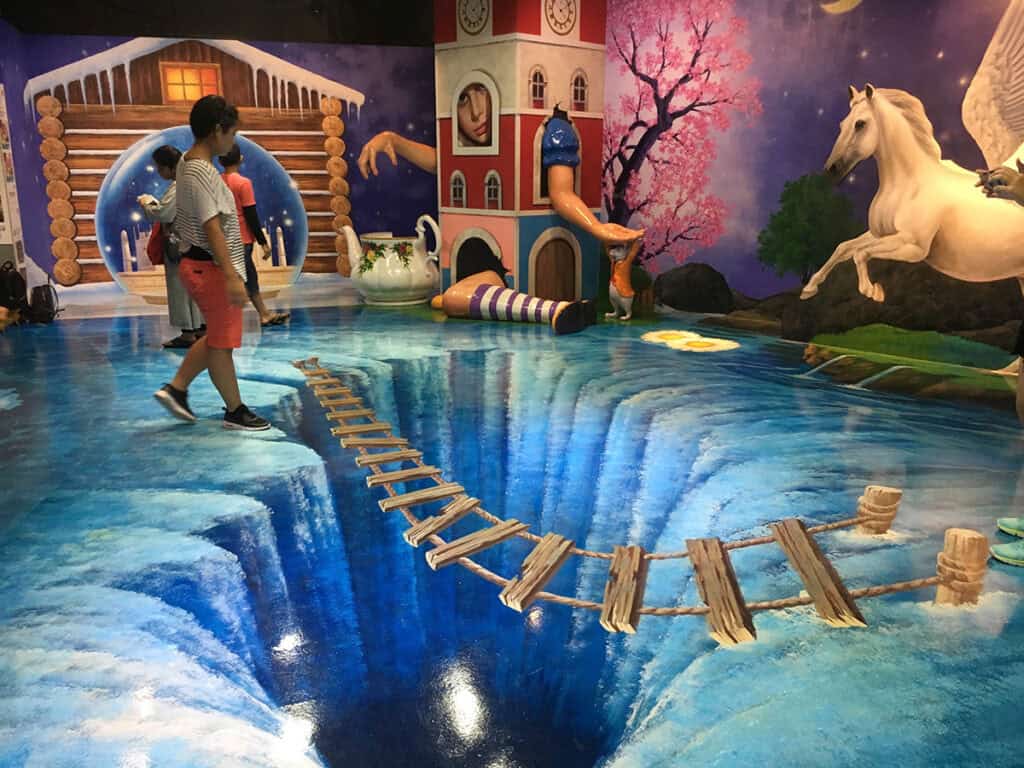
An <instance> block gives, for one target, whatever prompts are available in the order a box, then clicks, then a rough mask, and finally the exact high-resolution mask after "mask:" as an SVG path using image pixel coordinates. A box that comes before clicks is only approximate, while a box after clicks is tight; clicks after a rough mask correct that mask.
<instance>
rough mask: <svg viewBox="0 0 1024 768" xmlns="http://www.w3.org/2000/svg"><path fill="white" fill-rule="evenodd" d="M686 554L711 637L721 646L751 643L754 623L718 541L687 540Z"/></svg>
mask: <svg viewBox="0 0 1024 768" xmlns="http://www.w3.org/2000/svg"><path fill="white" fill-rule="evenodd" d="M686 550H687V552H688V553H689V555H690V562H691V563H692V564H693V571H694V574H695V576H696V577H697V589H698V590H699V591H700V597H701V600H703V601H704V604H705V605H707V606H708V608H710V609H711V610H710V611H708V613H707V614H706V615H705V618H706V619H707V622H708V628H709V630H710V634H711V637H713V638H714V639H715V640H717V641H718V642H719V643H720V644H721V645H738V644H739V643H743V642H746V641H748V640H755V639H756V638H757V632H756V631H755V629H754V619H753V617H752V616H751V615H750V611H749V609H748V608H747V603H746V601H745V600H744V599H743V593H742V592H740V585H739V582H737V581H736V572H735V571H733V568H732V563H731V562H730V561H729V554H728V553H727V552H726V551H725V547H724V546H723V545H722V542H721V540H719V539H687V540H686Z"/></svg>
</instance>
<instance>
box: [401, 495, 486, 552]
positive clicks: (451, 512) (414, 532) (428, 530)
mask: <svg viewBox="0 0 1024 768" xmlns="http://www.w3.org/2000/svg"><path fill="white" fill-rule="evenodd" d="M479 503H480V499H474V498H473V497H472V496H457V497H456V498H455V499H453V500H452V502H451V503H450V504H448V505H447V506H445V507H444V508H443V509H442V510H441V511H440V512H439V513H437V514H436V515H434V516H432V517H425V518H423V519H422V520H420V521H419V522H418V523H416V524H415V525H412V526H410V527H409V528H408V529H407V530H406V532H405V533H403V534H402V538H404V539H405V542H406V543H407V544H409V545H411V546H413V547H418V546H419V545H420V544H422V543H423V542H424V541H426V540H427V539H429V538H430V537H431V536H433V535H434V534H437V533H440V532H441V531H443V530H445V529H447V528H449V527H451V526H453V525H455V523H457V522H459V520H461V519H462V518H464V517H465V516H466V515H468V514H469V513H470V512H472V511H473V510H474V509H476V507H477V505H478V504H479Z"/></svg>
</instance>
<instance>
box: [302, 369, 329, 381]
mask: <svg viewBox="0 0 1024 768" xmlns="http://www.w3.org/2000/svg"><path fill="white" fill-rule="evenodd" d="M299 370H300V371H302V372H303V374H305V376H306V379H308V380H310V381H312V380H314V379H323V378H330V376H331V375H332V374H331V372H330V371H329V370H327V369H326V368H299Z"/></svg>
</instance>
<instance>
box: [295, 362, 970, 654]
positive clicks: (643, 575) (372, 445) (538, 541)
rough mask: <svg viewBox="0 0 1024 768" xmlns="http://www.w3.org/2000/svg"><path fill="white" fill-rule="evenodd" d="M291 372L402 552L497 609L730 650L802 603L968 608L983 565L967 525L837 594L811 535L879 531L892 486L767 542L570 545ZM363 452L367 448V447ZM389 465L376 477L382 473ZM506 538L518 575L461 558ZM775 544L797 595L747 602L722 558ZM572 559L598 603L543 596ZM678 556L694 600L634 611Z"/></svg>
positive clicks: (847, 610)
mask: <svg viewBox="0 0 1024 768" xmlns="http://www.w3.org/2000/svg"><path fill="white" fill-rule="evenodd" d="M293 365H294V366H295V367H296V368H297V369H298V370H299V371H301V372H302V374H303V375H304V376H305V377H306V385H307V386H308V387H310V388H311V389H312V390H313V394H314V395H315V396H316V397H317V399H318V400H319V401H320V404H321V405H322V406H323V407H324V408H325V409H326V411H327V413H326V417H327V420H328V421H329V422H332V423H336V424H337V426H334V427H332V429H331V434H332V435H334V436H335V437H338V438H340V441H341V447H342V448H345V449H352V450H354V451H355V452H356V453H357V454H358V455H357V456H356V460H355V461H356V465H357V466H358V467H361V468H363V469H366V470H368V472H369V475H368V476H367V478H366V484H367V486H368V487H370V488H383V489H384V490H385V491H386V493H387V496H386V497H385V498H383V499H381V500H380V501H379V502H378V505H379V507H380V509H381V511H383V512H392V511H396V512H399V513H400V514H402V515H403V516H404V517H405V519H406V520H407V521H408V523H409V528H408V529H406V531H405V533H404V534H403V538H404V539H405V541H406V542H407V543H408V544H409V545H410V546H413V547H419V546H420V545H421V544H424V543H428V542H429V543H430V544H432V545H433V548H432V549H430V550H428V551H427V553H426V560H427V564H428V565H429V566H430V567H431V568H432V569H434V570H437V569H438V568H443V567H445V566H448V565H452V564H458V565H460V566H462V567H463V568H465V569H467V570H468V571H470V572H471V573H473V574H475V575H477V576H479V577H480V578H482V579H484V580H485V581H488V582H490V583H491V584H494V585H496V586H498V587H500V588H501V593H500V594H499V599H500V600H501V602H502V604H504V605H505V606H507V607H509V608H511V609H513V610H515V611H520V612H522V611H524V610H526V609H527V608H528V607H529V606H530V605H531V604H532V603H534V602H536V601H538V600H539V601H545V602H550V603H555V604H558V605H567V606H570V607H572V608H581V609H585V610H591V611H598V612H599V613H600V622H601V626H602V627H604V628H605V629H606V630H607V631H608V632H628V633H635V632H636V631H637V625H638V623H639V621H640V617H641V616H704V618H705V620H706V622H707V624H708V631H709V633H710V634H711V637H713V638H714V639H715V640H716V641H718V642H719V643H720V644H721V645H735V644H738V643H742V642H747V641H751V640H754V639H756V637H757V633H756V630H755V627H754V622H753V618H752V614H753V613H755V612H757V611H769V610H781V609H785V608H794V607H797V606H803V605H813V606H814V607H815V609H816V610H817V612H818V615H819V616H820V617H821V618H822V619H824V620H825V621H826V622H827V623H828V624H829V625H830V626H833V627H865V626H867V622H866V621H865V619H864V617H863V615H862V614H861V613H860V610H859V609H858V607H857V603H856V600H857V599H860V598H868V597H877V596H879V595H888V594H892V593H895V592H905V591H909V590H916V589H922V588H925V587H932V586H937V587H938V590H937V593H936V602H937V603H940V604H949V605H966V604H972V603H976V602H977V600H978V596H979V595H980V593H981V590H982V583H983V580H984V574H985V569H986V564H987V561H988V541H987V540H986V538H985V536H984V535H982V534H980V533H978V532H976V531H971V530H966V529H961V528H951V529H948V530H947V531H946V536H945V547H944V549H943V551H942V552H940V553H939V555H938V559H937V560H938V562H937V568H936V575H934V576H927V577H924V578H920V579H914V580H912V581H902V582H897V583H895V584H885V585H882V586H877V587H866V588H863V589H854V590H848V589H847V588H846V586H845V585H844V584H843V582H842V579H841V578H840V577H839V574H838V573H837V572H836V570H835V568H834V567H833V565H832V563H831V562H830V561H829V560H828V558H827V557H826V556H825V555H824V553H823V552H822V551H821V548H820V547H819V546H818V544H817V542H816V541H815V540H814V538H813V537H814V536H815V535H816V534H819V533H825V532H827V531H834V530H839V529H842V528H851V527H857V529H858V531H860V532H861V533H865V534H869V535H879V534H883V533H885V532H887V531H888V530H889V527H890V526H891V524H892V521H893V519H894V518H895V517H896V512H897V510H898V508H899V503H900V500H901V498H902V492H901V491H899V490H898V489H895V488H885V487H881V486H869V487H868V488H867V489H866V490H865V492H864V495H863V496H862V497H861V498H860V500H859V504H858V508H857V515H856V516H855V517H852V518H849V519H846V520H839V521H837V522H834V523H829V524H826V525H817V526H813V527H807V526H806V525H805V524H804V523H803V522H802V521H801V520H798V519H796V518H788V519H786V520H782V521H780V522H777V523H772V524H771V525H770V526H769V528H770V529H771V532H772V533H771V535H770V536H761V537H758V538H751V539H744V540H742V541H732V542H723V541H721V540H720V539H717V538H702V539H688V540H687V542H686V549H685V550H683V551H679V552H662V553H658V552H647V551H645V550H644V548H643V547H640V546H637V545H626V546H616V547H615V548H614V549H613V551H612V552H597V551H593V550H588V549H581V548H579V547H577V546H576V545H575V542H573V541H571V540H569V539H567V538H565V537H563V536H560V535H559V534H557V533H548V534H546V535H544V536H539V535H537V534H534V533H531V532H530V531H529V530H528V528H529V526H528V525H527V524H526V523H522V522H520V521H518V520H513V519H508V520H505V519H502V518H499V517H497V516H496V515H492V514H490V513H489V512H487V510H485V509H484V508H483V507H482V506H480V505H481V501H480V499H477V498H474V497H472V496H470V495H469V494H467V493H466V491H465V489H464V488H463V487H462V486H461V485H459V484H458V483H455V482H449V481H447V480H445V479H444V477H443V476H442V472H441V470H440V469H439V468H437V467H434V466H430V465H428V464H426V463H424V461H423V454H422V453H421V452H420V451H418V450H415V449H413V448H410V447H409V441H408V440H406V439H405V438H401V437H396V436H395V435H394V434H393V432H392V428H391V425H390V424H389V423H388V422H385V421H379V420H378V419H377V417H376V415H375V413H374V411H373V409H372V408H368V407H365V404H364V402H363V400H362V398H360V397H357V396H356V395H355V394H354V393H353V392H352V390H351V389H350V388H349V387H348V386H346V385H345V384H344V383H343V382H342V380H341V379H339V378H337V377H336V376H334V375H333V374H332V373H331V372H330V371H329V370H328V369H326V368H323V367H321V365H320V362H319V358H316V357H311V358H309V359H307V360H296V361H294V362H293ZM371 449H373V450H371ZM385 465H386V466H397V467H399V469H392V470H388V471H385V469H384V466H385ZM416 481H429V482H430V483H432V485H427V486H426V487H422V488H417V489H415V490H411V491H406V492H404V493H398V492H397V491H396V490H395V485H396V484H398V483H410V482H416ZM437 501H447V504H446V505H445V506H444V507H443V508H442V509H441V510H440V511H439V512H438V513H437V514H435V515H432V516H430V517H425V518H423V519H420V518H419V517H417V516H416V515H415V514H414V513H413V511H412V510H413V508H415V507H418V506H421V505H424V504H430V503H432V502H437ZM469 515H475V516H476V517H479V518H481V519H482V520H484V521H485V522H486V523H487V524H488V525H487V526H486V527H484V528H481V529H479V530H477V531H474V532H473V533H470V534H467V535H465V536H462V537H461V538H457V539H452V540H446V539H444V538H443V537H442V536H441V534H442V533H443V532H445V531H446V530H447V529H449V528H450V527H451V526H452V525H454V524H455V523H457V522H458V521H460V520H462V519H463V518H465V517H467V516H469ZM512 538H520V539H523V540H526V541H529V542H531V543H533V544H534V547H533V550H532V551H531V552H530V554H529V555H527V557H526V559H525V560H524V561H523V562H522V565H521V566H520V569H519V573H518V574H517V575H515V576H514V577H512V578H506V577H504V576H501V575H499V574H497V573H494V572H493V571H491V570H489V569H487V568H485V567H484V566H482V565H480V564H479V563H477V562H475V561H474V560H472V556H473V555H475V554H477V553H479V552H482V551H484V550H486V549H489V548H491V547H494V546H496V545H498V544H500V543H502V542H505V541H508V540H510V539H512ZM772 543H774V544H777V545H778V546H779V547H780V548H781V549H782V551H783V552H784V553H785V555H786V558H787V559H788V560H789V562H790V564H791V565H792V567H793V569H794V570H795V571H796V572H797V574H798V575H799V576H800V578H801V580H802V582H803V584H804V589H805V591H806V594H801V595H798V596H795V597H789V598H784V599H781V600H769V601H763V602H751V603H748V602H747V601H746V599H745V598H744V596H743V593H742V590H741V589H740V585H739V582H738V580H737V578H736V573H735V571H734V570H733V567H732V562H731V561H730V559H729V554H728V553H729V552H730V551H731V550H735V549H742V548H745V547H754V546H759V545H763V544H772ZM571 557H585V558H593V559H599V560H607V561H609V562H610V565H609V569H608V579H607V582H606V584H605V590H604V598H603V600H602V601H601V602H595V601H592V600H580V599H578V598H575V597H569V596H566V595H559V594H555V593H553V592H546V591H544V588H545V587H546V586H547V584H548V583H549V582H550V581H551V579H552V578H554V576H555V574H556V573H557V572H558V570H559V569H560V568H561V567H562V565H563V564H564V563H565V562H566V561H567V560H568V559H569V558H571ZM681 559H688V560H689V561H690V564H691V566H692V567H693V570H694V576H695V578H696V581H697V588H698V592H699V594H700V597H701V600H702V602H703V605H696V606H665V607H652V606H645V605H643V599H644V591H645V587H646V583H647V572H648V568H649V565H650V563H651V562H652V561H656V560H681Z"/></svg>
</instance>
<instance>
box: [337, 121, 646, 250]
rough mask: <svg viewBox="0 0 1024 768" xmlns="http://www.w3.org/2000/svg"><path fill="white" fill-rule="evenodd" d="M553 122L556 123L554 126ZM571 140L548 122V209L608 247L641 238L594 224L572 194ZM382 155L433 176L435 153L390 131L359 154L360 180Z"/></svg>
mask: <svg viewBox="0 0 1024 768" xmlns="http://www.w3.org/2000/svg"><path fill="white" fill-rule="evenodd" d="M556 114H557V115H564V114H565V113H563V112H559V113H556ZM555 120H558V121H559V122H557V123H555V122H554V121H555ZM575 137H576V134H575V132H574V131H573V130H572V127H571V126H570V125H569V123H568V122H566V121H565V120H564V119H563V118H561V117H560V116H556V117H555V118H552V120H551V121H549V125H548V129H547V130H546V131H545V134H544V145H545V146H544V173H546V174H548V192H549V195H550V197H551V207H552V208H554V209H555V212H556V213H558V215H559V216H561V217H562V218H563V219H565V220H566V221H568V222H569V223H570V224H575V225H576V226H578V227H579V228H580V229H582V230H583V231H585V232H588V233H589V234H590V235H592V236H593V237H594V238H596V239H597V240H599V241H601V242H602V243H606V244H608V245H614V244H617V243H630V242H633V241H634V240H637V239H638V238H640V237H643V234H644V233H643V230H636V229H629V228H627V227H624V226H622V225H621V224H612V223H603V222H600V221H598V220H597V217H596V216H594V214H593V212H591V210H590V209H589V208H588V207H587V205H586V203H584V202H583V200H581V199H580V197H579V195H577V194H576V192H575V190H574V188H573V186H574V177H573V168H574V167H575V166H576V165H578V164H579V144H578V142H577V141H576V138H575ZM382 152H383V153H384V154H385V155H387V156H388V158H390V160H391V163H392V165H394V166H396V167H397V166H398V158H399V157H403V158H405V159H406V160H408V161H409V162H410V163H412V164H413V165H415V166H416V167H417V168H420V169H422V170H424V171H426V172H427V173H437V150H436V149H435V148H434V147H431V146H428V145H427V144H421V143H420V142H418V141H413V140H411V139H407V138H405V137H404V136H400V135H399V134H397V133H395V132H394V131H382V132H381V133H378V134H377V135H376V136H374V137H373V138H372V139H370V140H369V141H368V142H366V144H364V145H363V149H362V151H361V152H360V153H359V160H358V161H357V164H358V166H359V172H360V173H361V174H362V175H363V178H364V179H368V178H370V174H373V175H374V176H377V175H378V174H379V171H378V168H377V155H378V154H380V153H382Z"/></svg>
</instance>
